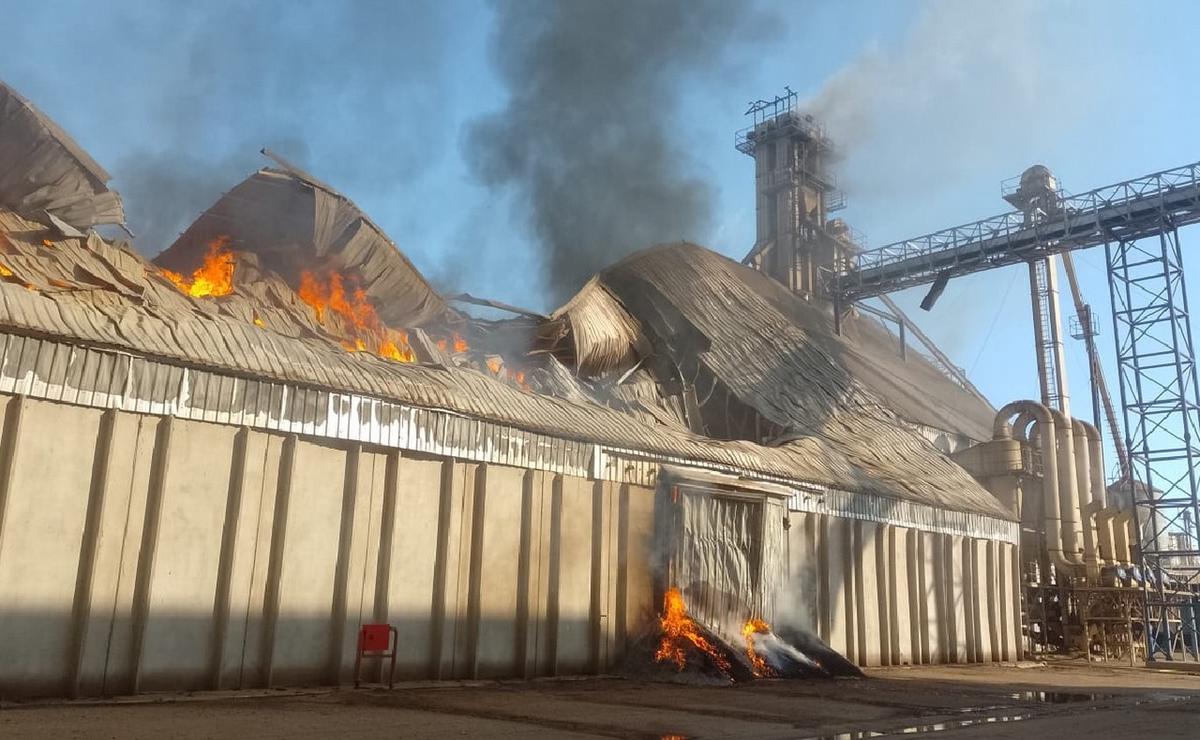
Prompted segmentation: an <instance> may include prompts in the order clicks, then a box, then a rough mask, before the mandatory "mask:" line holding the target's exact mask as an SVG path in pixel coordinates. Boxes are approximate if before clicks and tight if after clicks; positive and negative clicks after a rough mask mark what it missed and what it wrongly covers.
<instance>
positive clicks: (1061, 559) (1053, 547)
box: [992, 401, 1080, 573]
mask: <svg viewBox="0 0 1200 740" xmlns="http://www.w3.org/2000/svg"><path fill="white" fill-rule="evenodd" d="M1017 414H1022V415H1024V414H1028V415H1029V416H1030V417H1032V418H1033V419H1034V423H1035V424H1036V427H1037V429H1036V436H1037V437H1039V442H1040V446H1041V451H1042V517H1043V520H1044V522H1045V524H1044V527H1043V528H1044V530H1045V538H1046V550H1047V552H1048V553H1049V555H1050V560H1051V562H1052V563H1053V564H1054V566H1055V567H1057V568H1059V569H1061V570H1063V571H1065V572H1067V573H1075V572H1077V571H1078V570H1079V565H1080V564H1079V563H1077V562H1075V561H1073V560H1071V559H1070V558H1068V557H1067V554H1066V553H1065V552H1064V550H1063V527H1062V523H1061V522H1062V515H1061V513H1060V512H1059V509H1060V507H1061V505H1062V502H1061V499H1060V497H1059V488H1060V480H1061V478H1060V475H1059V467H1060V465H1059V454H1058V440H1059V435H1058V434H1057V430H1056V428H1055V423H1054V416H1053V414H1052V413H1051V412H1050V409H1048V408H1046V407H1045V406H1043V405H1042V404H1040V403H1037V402H1036V401H1013V402H1012V403H1010V404H1008V405H1006V406H1004V407H1003V408H1002V409H1000V410H999V411H998V412H996V420H995V422H994V423H993V426H992V437H993V439H1012V434H1013V428H1012V425H1010V424H1009V422H1008V419H1009V418H1010V417H1012V416H1015V415H1017ZM1018 428H1019V429H1023V427H1018ZM1030 436H1031V437H1032V436H1034V435H1033V434H1031V435H1030ZM1068 437H1069V434H1068ZM1066 463H1067V466H1068V467H1069V468H1071V470H1072V471H1073V470H1074V462H1073V461H1072V460H1070V459H1069V458H1068V459H1067V460H1066Z"/></svg>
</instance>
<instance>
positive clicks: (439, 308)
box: [154, 169, 460, 327]
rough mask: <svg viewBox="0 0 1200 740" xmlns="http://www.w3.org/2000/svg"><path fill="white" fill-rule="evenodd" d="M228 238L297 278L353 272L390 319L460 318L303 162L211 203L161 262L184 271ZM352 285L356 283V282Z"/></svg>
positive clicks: (402, 322) (267, 172) (293, 281)
mask: <svg viewBox="0 0 1200 740" xmlns="http://www.w3.org/2000/svg"><path fill="white" fill-rule="evenodd" d="M216 239H226V240H227V242H228V244H229V246H230V247H231V248H232V249H233V250H235V251H238V252H242V253H247V254H253V255H256V256H257V258H258V260H259V263H260V264H261V265H262V266H263V267H264V268H266V269H268V270H271V271H272V272H275V273H277V274H278V275H279V276H280V277H282V278H283V279H284V280H285V281H287V282H288V283H289V284H290V285H294V286H299V285H300V281H301V277H302V276H303V274H304V273H306V272H307V273H310V275H312V276H316V277H319V278H321V279H323V280H328V279H329V277H330V276H331V275H347V276H349V275H353V276H354V278H355V280H356V281H357V283H358V285H357V286H355V287H357V288H359V289H361V290H362V291H363V295H364V297H365V298H366V299H367V300H368V301H370V302H371V303H372V304H373V305H374V306H376V307H377V308H378V311H379V317H380V319H382V320H383V321H384V322H386V323H388V324H392V325H396V326H408V327H417V326H424V325H426V324H431V323H447V322H453V321H454V320H456V319H458V318H460V317H459V315H458V314H457V312H455V311H454V310H453V309H451V308H450V307H449V306H448V305H447V304H446V302H445V301H444V300H443V299H442V297H441V296H440V295H438V294H437V293H436V292H435V291H434V290H433V288H432V287H430V285H429V283H428V282H426V280H425V278H424V277H423V276H422V275H421V273H420V272H418V271H417V268H416V267H414V266H413V264H412V263H411V262H409V261H408V259H407V258H406V257H405V256H404V255H403V254H402V253H401V252H400V250H399V249H397V248H396V245H395V244H393V243H392V241H391V240H390V239H388V237H387V236H386V235H385V234H384V233H383V231H382V230H381V229H380V228H379V227H378V226H376V225H375V223H374V222H373V221H371V219H370V218H368V217H367V216H366V214H364V213H363V212H362V211H360V210H359V209H358V207H357V206H355V205H354V204H353V203H352V202H350V200H349V199H348V198H346V197H345V196H343V195H341V194H339V193H337V192H336V191H334V190H333V189H332V188H330V187H329V186H327V185H325V184H323V183H322V182H320V181H319V180H316V179H315V178H313V177H311V176H309V175H307V174H306V173H304V172H301V171H299V170H295V169H291V170H289V171H283V170H273V169H263V170H260V171H259V172H257V173H255V174H253V175H251V176H250V177H248V178H247V179H246V180H244V181H242V182H241V183H240V184H239V185H237V186H236V187H234V188H233V190H231V191H229V193H227V194H226V195H225V196H224V197H222V198H221V199H220V200H218V201H217V202H216V203H215V204H214V205H213V206H212V207H211V208H209V209H208V210H207V211H205V212H204V213H203V214H202V215H201V216H200V218H198V219H197V220H196V222H195V223H193V224H192V225H191V226H190V227H188V229H187V231H185V232H184V233H183V235H182V236H180V237H179V238H178V239H177V240H176V241H175V243H174V244H172V245H171V246H170V247H169V248H167V249H166V250H164V251H163V252H162V254H160V255H158V257H156V258H155V260H154V261H155V263H156V264H158V265H160V266H162V267H165V268H168V269H171V270H174V271H177V272H182V273H185V274H186V273H188V272H191V271H192V270H194V269H195V268H197V267H198V266H200V264H201V263H202V262H203V259H204V256H205V254H207V252H208V249H209V245H210V244H212V243H213V241H214V240H216ZM351 290H353V288H351Z"/></svg>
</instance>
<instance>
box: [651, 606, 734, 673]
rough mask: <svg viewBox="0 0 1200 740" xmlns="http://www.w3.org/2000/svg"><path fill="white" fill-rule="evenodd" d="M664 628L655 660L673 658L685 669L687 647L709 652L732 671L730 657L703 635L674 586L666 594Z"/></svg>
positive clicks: (678, 667)
mask: <svg viewBox="0 0 1200 740" xmlns="http://www.w3.org/2000/svg"><path fill="white" fill-rule="evenodd" d="M659 624H660V626H661V627H662V640H661V641H660V642H659V644H658V650H657V651H656V652H655V653H654V662H656V663H665V662H667V661H671V662H672V663H674V664H675V668H676V670H680V671H682V670H683V669H684V667H685V666H686V665H687V646H688V645H691V646H692V647H694V648H696V649H697V650H699V651H701V652H703V653H706V654H708V656H709V657H710V658H712V661H713V663H714V664H715V665H716V666H717V668H718V669H720V670H721V672H722V673H728V671H729V659H728V658H726V657H725V656H724V655H723V654H721V652H720V651H719V650H717V648H716V646H714V645H713V644H712V643H711V642H709V641H708V638H706V637H705V636H704V635H702V634H700V626H699V625H697V624H696V622H695V620H693V619H692V618H691V617H689V616H688V614H687V606H686V605H685V604H684V603H683V594H681V593H680V592H679V589H677V588H672V589H670V590H668V591H667V593H666V595H665V596H664V597H663V613H662V616H661V617H659Z"/></svg>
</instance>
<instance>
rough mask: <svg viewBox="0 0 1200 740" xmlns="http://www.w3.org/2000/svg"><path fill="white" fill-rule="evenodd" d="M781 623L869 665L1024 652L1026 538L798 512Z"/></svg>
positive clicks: (1006, 657)
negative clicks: (1020, 549) (1006, 539)
mask: <svg viewBox="0 0 1200 740" xmlns="http://www.w3.org/2000/svg"><path fill="white" fill-rule="evenodd" d="M787 546H788V566H789V571H788V582H787V587H786V588H785V590H784V594H783V597H782V598H781V599H780V600H779V607H778V611H777V621H779V622H783V623H788V624H791V625H793V626H796V627H801V628H803V629H806V630H808V631H810V632H812V633H814V634H816V635H818V636H819V637H821V638H822V639H823V640H825V641H826V642H828V643H829V645H830V646H831V647H833V648H834V649H835V650H838V651H839V652H841V653H842V654H844V655H845V656H846V657H847V658H849V659H850V660H852V661H853V662H855V663H857V664H859V665H862V666H887V665H912V664H918V663H967V662H989V661H1011V660H1017V659H1019V658H1020V655H1019V645H1020V641H1019V639H1018V637H1019V634H1020V621H1019V620H1020V604H1019V602H1018V598H1019V592H1018V586H1019V582H1018V581H1019V579H1018V571H1017V552H1016V546H1015V545H1011V544H1006V543H1003V542H998V541H994V540H985V539H973V538H969V537H963V536H960V535H949V534H937V533H933V532H919V531H916V530H913V529H908V528H905V527H896V526H892V525H886V524H877V523H874V522H867V521H856V520H851V519H838V518H833V517H829V516H826V515H824V514H817V513H811V512H792V513H791V515H790V522H789V529H788V538H787Z"/></svg>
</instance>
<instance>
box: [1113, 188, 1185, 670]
mask: <svg viewBox="0 0 1200 740" xmlns="http://www.w3.org/2000/svg"><path fill="white" fill-rule="evenodd" d="M1156 232H1157V234H1156V236H1151V237H1149V238H1144V232H1143V233H1135V234H1133V235H1132V236H1127V237H1125V238H1121V237H1118V236H1116V235H1113V234H1111V233H1110V234H1109V236H1110V237H1112V239H1109V240H1106V241H1105V245H1104V248H1105V256H1106V259H1107V265H1108V282H1109V293H1110V296H1111V299H1112V316H1113V338H1114V341H1115V343H1116V351H1117V372H1118V378H1119V380H1120V389H1121V411H1122V414H1123V417H1124V424H1125V443H1126V449H1127V450H1128V451H1129V457H1130V465H1131V470H1132V477H1133V480H1134V481H1136V482H1130V481H1123V484H1124V485H1125V486H1127V487H1128V490H1129V494H1130V497H1131V499H1132V503H1133V506H1134V515H1135V517H1136V521H1137V528H1138V532H1139V533H1140V537H1139V539H1140V542H1139V546H1140V548H1139V549H1140V552H1141V562H1142V565H1143V572H1142V576H1143V596H1144V604H1143V609H1144V618H1145V624H1146V626H1147V629H1146V632H1145V637H1146V656H1147V659H1148V660H1150V661H1154V660H1158V659H1163V660H1189V659H1197V660H1200V643H1198V633H1197V624H1196V621H1197V607H1198V606H1200V591H1197V588H1200V540H1198V538H1197V531H1196V526H1197V522H1198V521H1200V380H1198V377H1197V368H1196V355H1195V348H1194V346H1193V341H1192V331H1191V329H1192V327H1191V317H1190V313H1189V308H1188V300H1187V290H1186V285H1185V281H1184V273H1183V254H1182V250H1181V249H1180V241H1179V231H1178V224H1177V223H1176V222H1175V221H1173V220H1172V218H1171V214H1170V213H1167V212H1166V211H1160V219H1159V224H1158V228H1157V229H1156ZM1171 539H1174V540H1175V542H1172V541H1171ZM1180 545H1182V546H1180Z"/></svg>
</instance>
